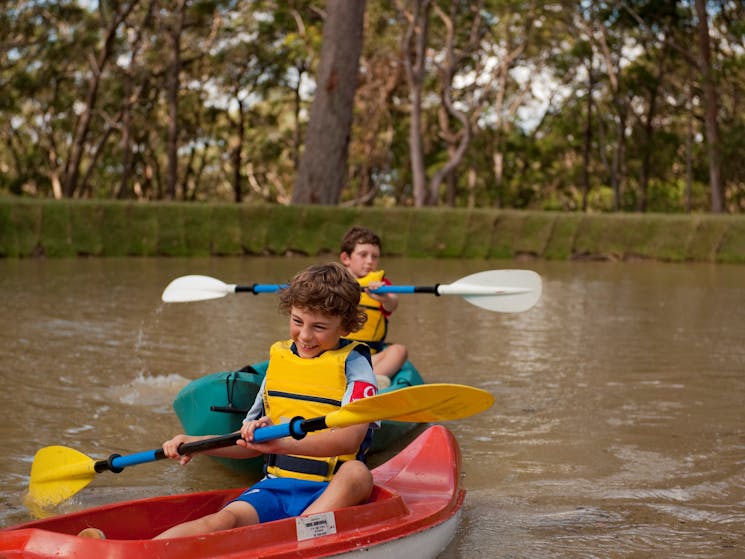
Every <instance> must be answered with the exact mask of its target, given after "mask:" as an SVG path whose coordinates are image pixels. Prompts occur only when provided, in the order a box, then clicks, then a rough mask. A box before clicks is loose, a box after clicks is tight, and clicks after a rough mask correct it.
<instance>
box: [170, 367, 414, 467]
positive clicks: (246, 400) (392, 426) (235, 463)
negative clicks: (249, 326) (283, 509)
mask: <svg viewBox="0 0 745 559" xmlns="http://www.w3.org/2000/svg"><path fill="white" fill-rule="evenodd" d="M268 365H269V361H262V362H261V363H256V364H254V365H248V366H246V367H243V368H242V369H239V370H237V371H223V372H219V373H212V374H209V375H206V376H203V377H201V378H198V379H196V380H193V381H192V382H190V383H189V384H187V385H186V386H185V387H184V388H182V389H181V391H180V392H179V393H178V395H177V396H176V399H175V400H174V401H173V409H174V410H175V411H176V415H177V416H178V418H179V421H180V422H181V425H182V426H183V428H184V432H186V433H187V434H189V435H221V434H224V433H232V432H233V431H237V430H238V429H240V426H241V421H243V418H244V417H245V416H246V412H247V411H248V409H249V408H250V407H251V405H252V404H253V402H254V400H255V399H256V394H257V393H258V391H259V388H260V387H261V381H262V380H263V379H264V375H265V374H266V369H267V366H268ZM423 383H424V381H423V380H422V377H421V376H420V375H419V372H418V371H417V370H416V368H415V367H414V365H412V364H411V362H410V361H407V362H406V363H404V366H403V367H401V369H400V370H399V371H398V372H397V373H396V374H395V375H394V376H393V378H392V379H391V385H390V386H388V387H386V388H384V389H382V390H381V391H380V393H381V394H382V393H385V392H390V391H391V390H398V389H399V388H404V387H406V386H417V385H420V384H423ZM416 427H417V424H416V423H404V422H401V421H383V422H382V423H381V426H380V429H377V430H375V433H374V436H373V443H372V447H371V448H370V452H379V451H382V450H385V449H386V448H388V447H389V446H390V445H392V444H394V443H396V442H397V441H399V440H401V439H402V438H403V437H404V436H405V435H407V434H408V433H410V432H411V431H413V430H414V429H415V428H416ZM212 458H213V459H214V460H217V461H218V462H220V463H222V464H224V465H226V466H228V467H229V468H231V469H233V470H237V471H242V472H249V473H253V474H256V475H258V474H259V473H260V472H261V469H262V465H263V459H262V458H261V457H258V458H254V459H250V460H234V459H231V458H217V457H212Z"/></svg>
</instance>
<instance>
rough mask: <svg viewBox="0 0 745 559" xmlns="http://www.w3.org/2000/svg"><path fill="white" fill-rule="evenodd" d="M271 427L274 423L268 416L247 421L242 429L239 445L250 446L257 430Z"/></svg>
mask: <svg viewBox="0 0 745 559" xmlns="http://www.w3.org/2000/svg"><path fill="white" fill-rule="evenodd" d="M270 425H274V423H272V420H271V419H269V418H268V417H267V416H264V417H261V418H259V419H253V420H251V421H246V422H245V423H244V424H243V426H242V427H241V438H240V439H238V441H237V442H238V444H239V445H241V446H248V444H249V443H253V440H254V431H256V429H261V428H262V427H269V426H270Z"/></svg>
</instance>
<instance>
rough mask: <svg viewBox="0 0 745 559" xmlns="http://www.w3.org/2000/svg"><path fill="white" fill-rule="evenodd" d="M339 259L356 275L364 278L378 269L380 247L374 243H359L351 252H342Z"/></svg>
mask: <svg viewBox="0 0 745 559" xmlns="http://www.w3.org/2000/svg"><path fill="white" fill-rule="evenodd" d="M339 259H340V260H341V263H342V264H344V266H345V267H346V268H347V270H349V271H350V272H351V273H352V275H353V276H354V277H356V278H364V277H365V276H366V275H367V274H369V273H370V272H374V271H375V270H377V269H378V264H379V262H380V247H379V246H377V245H373V244H367V243H358V244H356V245H355V246H354V250H353V251H352V252H351V253H349V252H342V253H341V255H340V256H339Z"/></svg>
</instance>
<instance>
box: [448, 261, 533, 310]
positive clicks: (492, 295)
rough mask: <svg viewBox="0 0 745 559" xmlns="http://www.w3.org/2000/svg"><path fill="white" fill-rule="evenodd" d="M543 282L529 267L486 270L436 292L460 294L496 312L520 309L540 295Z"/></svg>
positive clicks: (528, 306) (525, 308)
mask: <svg viewBox="0 0 745 559" xmlns="http://www.w3.org/2000/svg"><path fill="white" fill-rule="evenodd" d="M542 289H543V282H542V281H541V276H539V275H538V274H537V273H535V272H534V271H532V270H488V271H486V272H478V273H475V274H471V275H470V276H466V277H464V278H461V279H459V280H458V281H456V282H454V283H451V284H446V285H440V286H438V288H437V292H438V293H439V294H440V295H461V296H463V298H464V299H465V300H466V301H468V302H469V303H471V304H472V305H476V306H477V307H481V308H482V309H487V310H490V311H496V312H523V311H527V310H528V309H530V308H531V307H533V306H534V305H535V304H536V303H537V302H538V300H539V299H540V298H541V291H542Z"/></svg>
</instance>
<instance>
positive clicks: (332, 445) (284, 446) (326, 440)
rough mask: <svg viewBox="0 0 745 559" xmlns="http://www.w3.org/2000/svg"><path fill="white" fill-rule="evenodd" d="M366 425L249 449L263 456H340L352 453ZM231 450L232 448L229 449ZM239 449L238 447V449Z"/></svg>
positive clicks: (254, 446)
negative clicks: (263, 454)
mask: <svg viewBox="0 0 745 559" xmlns="http://www.w3.org/2000/svg"><path fill="white" fill-rule="evenodd" d="M367 429H368V424H367V423H365V424H363V425H351V426H349V427H342V428H337V429H327V430H325V431H317V432H316V433H313V434H312V435H308V436H307V437H305V438H303V439H300V440H296V439H293V438H292V437H284V438H282V439H276V440H273V441H268V442H265V443H260V444H255V445H253V444H249V448H252V449H256V450H258V451H259V452H262V453H265V454H299V455H301V456H318V457H327V456H341V455H343V454H351V453H354V452H355V451H356V450H357V449H358V448H359V447H360V445H361V444H362V441H363V440H364V439H365V435H366V434H367ZM231 448H232V447H231ZM239 448H240V447H239Z"/></svg>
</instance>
